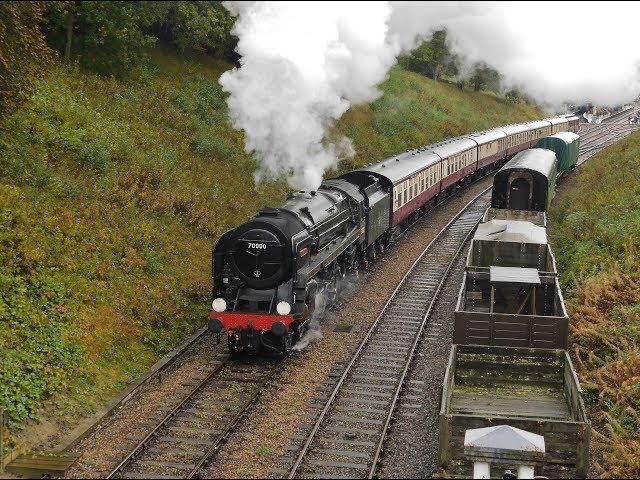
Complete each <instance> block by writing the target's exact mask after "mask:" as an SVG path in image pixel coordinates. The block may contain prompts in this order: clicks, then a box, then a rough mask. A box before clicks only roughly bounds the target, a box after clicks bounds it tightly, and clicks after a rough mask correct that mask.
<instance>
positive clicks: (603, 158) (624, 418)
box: [551, 133, 640, 478]
mask: <svg viewBox="0 0 640 480" xmlns="http://www.w3.org/2000/svg"><path fill="white" fill-rule="evenodd" d="M594 185H597V188H594ZM567 190H568V192H567V194H566V195H561V196H560V197H559V198H558V202H557V204H556V206H555V207H554V209H553V211H552V219H551V225H552V236H553V239H554V246H555V247H556V250H555V251H556V254H557V256H558V261H559V266H560V270H561V275H562V278H563V283H564V284H565V286H566V287H567V289H566V292H567V295H566V297H567V302H568V306H569V310H570V315H571V333H572V341H573V345H572V350H573V353H574V354H575V359H576V362H577V367H578V370H579V374H580V379H581V381H582V386H583V388H584V390H585V401H586V403H587V406H588V407H589V411H590V415H591V420H592V421H593V424H594V428H595V432H596V433H595V435H594V447H595V451H596V455H595V456H594V458H593V459H592V464H593V466H594V473H595V474H596V475H597V476H607V477H618V478H637V477H639V476H640V201H639V196H638V194H639V193H640V134H639V133H636V134H634V135H632V136H631V137H630V138H628V139H627V140H625V141H623V142H621V143H620V144H619V145H615V146H613V147H610V148H608V149H606V150H605V151H604V152H602V153H601V154H599V155H598V156H597V157H594V158H593V159H592V160H590V161H589V164H587V165H586V166H585V167H584V171H582V172H581V173H580V174H579V176H578V177H577V178H576V179H574V182H573V184H572V185H569V186H568V187H567Z"/></svg>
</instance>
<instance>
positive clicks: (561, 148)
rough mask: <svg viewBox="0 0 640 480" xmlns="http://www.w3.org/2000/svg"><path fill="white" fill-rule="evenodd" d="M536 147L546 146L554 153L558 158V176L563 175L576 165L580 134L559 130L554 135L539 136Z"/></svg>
mask: <svg viewBox="0 0 640 480" xmlns="http://www.w3.org/2000/svg"><path fill="white" fill-rule="evenodd" d="M536 147H537V148H546V149H547V150H551V151H552V152H554V153H555V154H556V158H557V159H558V176H564V175H565V174H566V173H567V172H569V171H570V170H573V169H574V168H575V167H576V163H577V162H578V151H579V150H580V136H578V135H576V134H575V133H573V132H559V133H556V134H555V135H550V136H548V137H544V138H541V139H540V140H538V143H537V144H536Z"/></svg>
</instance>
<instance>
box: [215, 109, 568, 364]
mask: <svg viewBox="0 0 640 480" xmlns="http://www.w3.org/2000/svg"><path fill="white" fill-rule="evenodd" d="M578 122H579V119H578V117H575V116H571V115H565V116H559V117H554V118H550V119H546V120H540V121H537V122H529V123H523V124H519V125H508V126H504V127H499V128H495V129H491V130H488V131H484V132H475V133H471V134H469V135H465V136H461V137H457V138H453V139H450V140H447V141H444V142H440V143H436V144H432V145H427V146H424V147H420V148H418V149H415V150H409V151H407V152H405V153H402V154H400V155H397V156H394V157H391V158H388V159H385V160H383V161H381V162H378V163H375V164H372V165H367V166H365V167H363V168H360V169H358V170H355V171H352V172H349V173H347V174H345V175H342V176H341V177H339V178H335V179H331V180H325V181H323V182H322V184H321V185H320V187H319V188H318V190H317V191H300V192H297V193H295V194H294V195H293V196H291V197H290V198H289V199H288V200H287V202H286V203H285V204H284V205H282V206H281V207H278V208H271V207H266V208H264V209H262V210H261V211H260V212H259V214H258V215H257V216H256V217H255V218H253V219H252V220H250V221H248V222H246V223H245V224H243V225H241V226H239V227H237V228H234V229H232V230H230V231H228V232H226V233H225V234H224V235H223V236H222V237H221V238H220V239H219V241H218V242H217V244H216V245H215V247H214V250H213V292H212V304H211V311H210V313H209V323H208V325H209V329H210V330H211V331H212V332H214V333H216V334H218V335H220V334H221V333H222V332H223V331H225V330H226V332H227V341H228V345H229V349H230V351H231V352H241V351H247V352H258V351H260V350H266V351H270V352H272V353H278V354H284V355H286V354H287V352H288V351H289V349H290V348H291V346H292V345H293V344H294V343H295V342H296V341H297V340H298V339H300V338H301V337H302V335H303V334H304V332H305V331H306V329H307V328H308V323H309V319H310V317H311V314H312V313H313V311H314V309H315V298H316V294H317V293H319V292H325V293H326V294H327V296H328V297H329V301H331V300H332V299H333V298H334V297H335V295H336V290H337V283H338V281H339V280H340V279H341V278H343V277H344V276H345V275H346V274H348V273H349V272H354V271H357V270H358V269H360V268H363V267H366V266H367V264H368V263H369V262H370V261H373V260H375V259H376V257H377V255H379V254H380V253H382V251H383V250H384V248H385V247H386V246H387V245H388V244H389V243H390V242H391V241H392V239H393V238H394V235H395V234H396V233H397V232H398V231H400V230H401V229H402V228H404V227H405V226H406V225H407V224H409V223H410V222H412V221H414V220H415V219H416V218H418V217H419V216H420V215H421V214H423V213H424V212H425V211H427V210H428V209H430V208H432V207H433V206H434V205H435V204H436V203H438V202H439V201H440V200H441V199H442V198H444V197H446V196H447V195H449V194H450V193H451V192H453V191H455V190H456V189H457V188H459V187H461V186H464V185H467V184H469V183H471V182H472V181H473V180H475V179H477V178H479V177H481V176H483V175H484V174H485V173H486V172H487V171H489V170H493V169H495V168H497V167H499V166H501V165H502V164H503V163H504V162H505V161H506V160H507V159H508V158H509V157H511V156H512V155H514V154H516V153H518V152H520V151H522V150H525V149H529V148H531V147H533V146H535V145H536V143H537V142H538V140H539V139H541V138H544V137H547V136H549V135H554V134H556V133H559V132H577V130H578Z"/></svg>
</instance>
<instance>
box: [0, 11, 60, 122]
mask: <svg viewBox="0 0 640 480" xmlns="http://www.w3.org/2000/svg"><path fill="white" fill-rule="evenodd" d="M45 9H46V5H45V2H0V113H2V112H4V111H6V110H7V109H9V108H11V107H12V106H15V105H16V104H18V103H19V102H20V101H21V100H24V99H25V98H26V96H27V95H28V93H29V91H30V90H31V86H32V85H33V81H34V79H36V78H38V77H40V76H41V75H42V74H43V73H44V72H45V71H46V67H47V65H48V64H49V61H50V59H51V53H52V52H51V50H50V49H49V47H48V46H47V44H46V42H45V39H44V36H43V35H42V32H41V31H40V26H39V25H40V23H41V22H42V19H43V13H44V11H45Z"/></svg>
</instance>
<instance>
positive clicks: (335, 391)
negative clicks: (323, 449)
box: [288, 187, 491, 479]
mask: <svg viewBox="0 0 640 480" xmlns="http://www.w3.org/2000/svg"><path fill="white" fill-rule="evenodd" d="M490 189H491V187H488V188H486V189H485V190H483V191H482V192H480V193H479V194H478V195H476V196H475V197H474V198H473V199H472V200H471V201H470V202H469V203H467V204H466V205H465V206H464V207H463V208H462V209H461V210H460V211H459V212H458V213H457V214H456V215H454V216H453V217H452V218H451V220H450V221H449V222H448V223H447V225H445V226H444V227H443V228H442V229H441V230H440V232H438V234H437V235H436V236H435V237H434V238H433V239H432V240H431V242H429V244H428V245H427V247H426V248H425V249H424V250H423V251H422V253H421V254H420V255H419V256H418V258H417V259H416V260H415V261H414V262H413V264H412V265H411V267H410V268H409V269H408V270H407V272H406V273H405V275H404V276H403V278H402V280H400V282H398V284H397V285H396V288H395V289H394V291H393V293H392V294H391V296H390V297H389V299H388V300H387V302H386V303H385V305H384V307H383V308H382V310H381V311H380V313H379V315H378V317H377V318H376V320H375V321H374V322H373V324H372V325H371V327H370V328H369V330H368V331H367V334H366V335H365V337H364V338H363V339H362V341H361V342H360V345H359V346H358V348H357V350H356V352H355V353H354V354H353V355H352V357H351V360H350V362H349V364H348V365H347V367H346V368H345V370H344V371H343V373H342V375H341V377H340V379H339V380H338V382H337V384H336V386H335V387H334V389H333V391H332V392H331V395H330V396H329V399H328V400H327V401H326V402H325V405H324V407H323V409H322V411H321V412H320V415H319V416H318V418H317V419H316V422H315V423H314V425H313V427H312V429H311V432H310V433H309V434H308V436H307V439H306V441H305V443H304V445H303V447H302V449H301V450H300V452H299V453H298V456H297V458H296V461H295V463H294V465H293V467H292V468H291V470H290V472H289V476H288V478H290V479H291V478H294V477H295V475H296V473H297V472H298V469H299V468H300V466H301V465H302V462H303V459H304V457H305V455H306V454H307V452H308V450H309V447H310V445H311V443H312V442H313V440H314V439H315V438H316V434H317V433H318V430H319V429H320V426H321V424H322V422H323V420H324V419H325V417H326V415H327V413H328V412H329V410H330V409H331V406H332V405H333V403H334V401H335V399H336V397H337V395H338V393H339V392H340V390H341V388H342V386H343V384H344V383H345V380H346V378H347V376H348V375H349V373H350V372H351V370H352V368H353V366H354V365H355V363H356V361H357V360H358V359H359V358H360V355H361V353H362V351H363V350H364V348H365V347H366V346H367V344H368V343H369V340H370V339H371V337H372V335H373V333H374V332H375V330H376V328H377V327H378V325H379V324H380V322H381V319H382V318H383V316H384V314H385V313H386V312H387V310H388V308H389V306H390V305H391V303H392V302H393V300H394V299H395V298H396V296H397V294H398V292H399V290H400V288H401V287H402V286H403V284H404V283H405V282H406V280H407V279H408V278H409V276H410V275H411V274H412V273H413V272H414V270H415V268H416V266H417V265H418V263H419V262H420V261H421V260H422V259H423V258H424V256H425V255H426V254H427V253H428V252H429V251H430V250H431V248H432V246H433V245H434V244H435V242H437V241H438V240H440V239H441V238H442V237H443V235H444V234H445V232H447V231H448V230H449V229H450V227H451V226H452V225H453V223H454V222H455V221H456V220H458V219H459V218H460V217H461V216H462V215H463V214H464V213H465V212H466V211H467V210H468V209H469V208H470V207H471V206H472V205H473V204H474V203H475V202H477V201H478V200H479V198H480V197H481V196H482V195H484V194H486V193H487V192H488V191H489V190H490ZM471 231H473V229H471ZM467 238H468V235H467V236H465V240H464V242H463V243H462V244H461V245H464V244H465V243H466V239H467ZM461 248H462V247H459V248H458V249H457V251H456V255H455V256H454V258H453V260H452V262H455V260H456V259H457V257H458V256H459V251H460V249H461ZM449 270H450V265H449V266H448V267H447V269H446V273H448V271H449ZM446 273H445V275H446ZM445 275H443V276H445ZM442 283H443V282H442V281H441V282H440V284H439V285H438V287H437V289H436V291H435V292H434V299H435V297H436V296H437V293H438V292H439V290H440V288H441V286H442ZM432 304H433V301H432ZM432 304H431V305H432ZM431 305H430V307H429V310H431ZM427 318H428V316H425V317H424V318H423V322H422V324H421V326H420V329H419V333H418V336H417V339H419V338H420V335H421V333H422V331H423V330H424V325H425V324H426V320H427ZM415 345H417V342H416V341H415V339H414V346H413V348H412V351H411V355H410V357H409V360H408V361H409V364H410V362H411V360H412V358H413V353H414V352H415ZM406 371H408V368H406V369H405V371H404V372H403V380H404V376H405V375H406ZM402 383H403V382H400V387H402ZM396 394H398V392H396ZM396 400H397V397H394V402H393V407H394V409H395V403H396ZM392 414H393V409H392V411H391V412H390V415H392ZM388 423H390V421H388V422H387V425H385V428H384V432H385V433H386V430H387V428H388ZM380 450H381V445H378V448H377V454H376V456H377V457H379V451H380ZM376 463H377V462H376ZM372 471H373V470H372Z"/></svg>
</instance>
